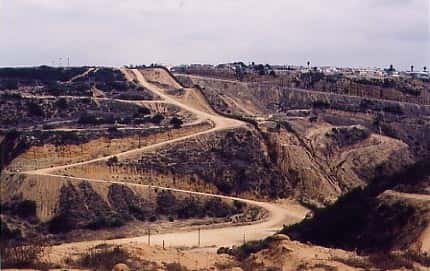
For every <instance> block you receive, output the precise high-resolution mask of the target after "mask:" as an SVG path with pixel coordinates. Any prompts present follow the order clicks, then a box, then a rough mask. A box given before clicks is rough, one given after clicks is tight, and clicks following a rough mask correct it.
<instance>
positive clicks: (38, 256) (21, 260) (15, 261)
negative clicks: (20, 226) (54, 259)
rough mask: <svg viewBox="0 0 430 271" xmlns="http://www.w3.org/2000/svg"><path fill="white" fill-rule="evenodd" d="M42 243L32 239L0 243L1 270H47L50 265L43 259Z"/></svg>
mask: <svg viewBox="0 0 430 271" xmlns="http://www.w3.org/2000/svg"><path fill="white" fill-rule="evenodd" d="M44 243H45V242H44V240H42V239H41V238H32V239H31V240H29V241H14V240H4V241H2V242H1V245H0V251H1V263H2V268H38V269H48V268H49V267H50V266H51V264H50V263H48V262H47V261H46V260H45V257H44V252H45V247H44V245H43V244H44Z"/></svg>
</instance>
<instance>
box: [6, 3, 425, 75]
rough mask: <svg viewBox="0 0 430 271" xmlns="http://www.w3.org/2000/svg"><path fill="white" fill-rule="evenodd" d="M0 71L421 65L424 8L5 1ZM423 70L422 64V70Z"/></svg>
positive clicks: (398, 5) (401, 5) (420, 5)
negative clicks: (56, 64)
mask: <svg viewBox="0 0 430 271" xmlns="http://www.w3.org/2000/svg"><path fill="white" fill-rule="evenodd" d="M2 3H3V6H2V8H1V10H0V12H1V14H0V25H1V27H0V35H1V38H2V42H1V43H0V65H3V66H7V65H37V64H50V63H51V62H52V59H58V57H65V56H71V58H72V61H73V63H74V64H76V65H81V64H97V65H122V64H130V63H150V62H164V63H173V64H179V63H191V62H199V63H220V62H226V61H234V60H244V61H256V62H270V63H293V64H303V63H305V62H306V61H307V60H308V59H311V60H312V62H313V63H314V64H315V65H342V66H385V65H387V64H389V63H393V64H395V65H396V66H400V67H404V68H407V67H409V66H410V65H411V64H415V65H416V66H424V65H429V63H428V59H429V53H428V52H429V49H430V48H429V44H430V38H429V16H430V14H429V13H428V12H429V4H428V0H349V1H344V0H331V1H324V0H309V1H301V0H289V1H283V0H267V1H259V0H236V1H231V0H219V1H211V0H199V1H194V0H122V1H113V0H92V1H86V0H74V1H70V0H14V1H3V2H2ZM425 62H427V63H425Z"/></svg>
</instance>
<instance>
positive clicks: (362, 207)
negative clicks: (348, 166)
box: [281, 161, 430, 252]
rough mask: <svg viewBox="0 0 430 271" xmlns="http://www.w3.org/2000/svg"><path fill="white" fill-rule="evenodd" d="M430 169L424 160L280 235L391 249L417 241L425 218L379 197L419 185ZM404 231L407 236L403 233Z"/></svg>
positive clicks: (351, 246) (335, 244)
mask: <svg viewBox="0 0 430 271" xmlns="http://www.w3.org/2000/svg"><path fill="white" fill-rule="evenodd" d="M429 169H430V164H429V161H423V162H420V163H417V164H415V165H413V166H411V167H409V168H408V169H406V170H404V171H403V172H401V173H398V174H395V175H393V176H391V177H384V178H379V179H378V180H377V181H374V182H373V183H372V184H370V185H369V186H367V187H366V188H365V189H361V188H357V189H355V190H353V191H351V192H350V193H348V194H346V195H345V196H342V197H340V198H339V199H338V200H337V201H336V203H334V204H333V205H331V206H329V207H327V208H325V209H319V210H315V214H314V216H313V217H312V218H310V219H306V220H304V221H302V222H300V223H298V224H295V225H291V226H287V227H285V228H284V229H283V230H282V231H281V233H285V234H287V235H289V236H290V237H291V238H293V239H297V240H299V241H303V242H306V241H309V242H312V243H314V244H318V245H322V246H327V247H340V248H344V249H350V250H352V249H358V250H362V251H367V252H373V251H380V250H386V251H388V250H391V249H393V248H394V247H395V246H396V244H398V243H403V242H408V240H409V239H410V240H414V237H415V238H416V237H417V235H418V234H419V233H420V231H421V230H422V227H421V228H420V227H419V226H418V225H420V224H422V223H421V222H419V221H422V222H424V223H425V219H426V218H425V217H426V216H424V215H423V214H421V213H420V209H419V208H417V207H415V206H413V205H409V204H408V203H407V202H405V201H401V200H400V201H392V202H385V201H381V200H380V199H379V198H378V197H377V196H378V195H379V194H380V193H382V192H383V191H385V190H387V189H391V188H393V187H395V186H396V185H404V186H413V185H416V184H419V182H420V181H422V180H423V179H425V177H426V176H428V175H429V173H430V172H429ZM427 211H428V210H427ZM410 225H414V226H413V228H411V227H410ZM405 230H406V231H407V234H406V235H405V233H404V232H402V231H405ZM402 236H403V237H402ZM401 238H403V239H401ZM406 239H407V240H406Z"/></svg>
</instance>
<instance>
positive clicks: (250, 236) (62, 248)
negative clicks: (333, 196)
mask: <svg viewBox="0 0 430 271" xmlns="http://www.w3.org/2000/svg"><path fill="white" fill-rule="evenodd" d="M124 72H125V73H127V74H128V75H129V76H128V78H129V79H130V76H134V79H136V80H137V82H138V83H139V84H141V85H142V86H143V87H145V88H146V89H149V90H150V91H152V92H154V93H155V94H157V95H159V96H160V97H161V98H162V99H163V100H164V101H165V102H166V103H170V104H173V105H176V106H178V107H180V108H183V109H184V110H187V111H189V112H191V113H194V114H195V115H197V116H198V118H199V119H201V120H209V121H211V122H212V123H213V124H214V127H213V128H211V129H208V130H206V131H202V132H198V133H194V134H191V135H187V136H183V137H178V138H175V139H171V140H167V141H164V142H160V143H157V144H153V145H150V146H146V147H143V148H139V149H134V150H130V151H126V152H122V153H118V154H115V155H111V156H106V157H101V158H97V159H92V160H88V161H84V162H79V163H73V164H69V165H64V166H57V167H50V168H45V169H38V170H32V171H27V172H24V173H25V174H29V175H44V176H57V177H63V178H66V179H67V178H71V179H78V180H79V179H81V178H77V177H67V176H59V175H55V174H52V172H54V171H57V170H60V169H64V168H70V167H74V166H80V165H85V164H89V163H93V162H97V161H103V160H108V159H109V158H111V157H113V156H117V157H118V158H123V157H125V156H127V155H131V154H135V153H139V152H144V151H149V150H153V149H156V148H160V147H162V146H165V145H167V144H173V143H175V142H178V141H182V140H185V139H188V138H192V137H196V136H199V135H203V134H208V133H212V132H216V131H219V130H225V129H232V128H237V127H242V126H245V125H246V124H245V123H243V122H240V121H238V120H234V119H229V118H226V117H223V116H219V115H216V114H215V113H213V114H212V113H208V112H203V111H201V110H199V109H196V108H194V107H192V106H191V105H189V104H185V103H182V102H180V101H179V100H178V99H176V98H174V97H172V96H170V95H167V94H166V93H165V92H164V90H163V89H161V88H160V87H158V86H155V85H153V84H151V83H149V82H147V81H146V80H145V78H144V77H143V75H142V73H140V71H139V70H136V69H133V70H125V71H124ZM85 180H87V181H90V182H109V183H121V184H123V183H122V182H113V181H104V180H96V179H86V178H85ZM127 185H131V186H145V185H140V184H130V183H127ZM152 187H153V186H152ZM158 188H159V189H168V190H172V191H177V192H182V193H188V194H196V195H205V196H210V197H218V198H224V199H230V200H237V201H241V202H245V203H247V204H251V205H255V206H259V207H262V208H264V209H266V210H267V211H268V217H267V218H266V219H265V220H264V221H259V222H258V223H255V224H251V225H244V226H232V225H230V226H226V227H223V228H213V229H202V230H201V231H200V246H202V247H219V246H231V245H238V244H241V243H242V242H243V240H244V239H245V240H257V239H262V238H265V237H267V236H269V235H271V234H273V233H274V232H276V231H278V230H280V229H281V228H282V226H283V225H284V224H291V223H295V222H298V221H300V220H301V219H303V218H304V216H305V215H306V213H307V210H306V209H305V208H300V207H298V206H297V205H294V206H293V205H291V206H286V205H278V204H274V203H269V202H258V201H253V200H248V199H241V198H236V197H229V196H223V195H213V194H207V193H200V192H193V191H186V190H180V189H173V188H164V187H158ZM198 234H199V231H198V230H195V229H194V230H190V231H178V232H174V233H166V234H155V235H151V244H155V245H162V243H163V241H164V242H165V245H166V246H173V247H194V246H197V245H198ZM147 240H148V237H147V236H140V237H134V238H122V239H113V240H108V241H106V240H99V241H84V242H76V243H69V244H62V245H59V246H55V247H53V251H55V253H56V255H59V254H62V253H64V254H65V253H67V252H70V251H74V252H76V251H81V250H83V249H87V248H89V247H92V246H94V245H97V244H100V243H112V244H118V245H120V244H131V243H146V242H147Z"/></svg>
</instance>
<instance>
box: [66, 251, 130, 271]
mask: <svg viewBox="0 0 430 271" xmlns="http://www.w3.org/2000/svg"><path fill="white" fill-rule="evenodd" d="M128 259H130V255H129V253H128V252H127V251H126V250H124V249H122V248H120V247H119V246H116V247H112V246H109V245H107V244H101V245H97V246H95V247H93V248H90V249H89V250H88V251H87V252H86V253H85V254H82V255H81V256H80V257H79V258H78V259H77V260H76V261H75V263H71V264H72V265H78V266H79V267H85V268H91V269H95V270H101V271H103V270H112V267H113V266H114V265H115V264H117V263H124V262H126V261H127V260H128Z"/></svg>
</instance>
